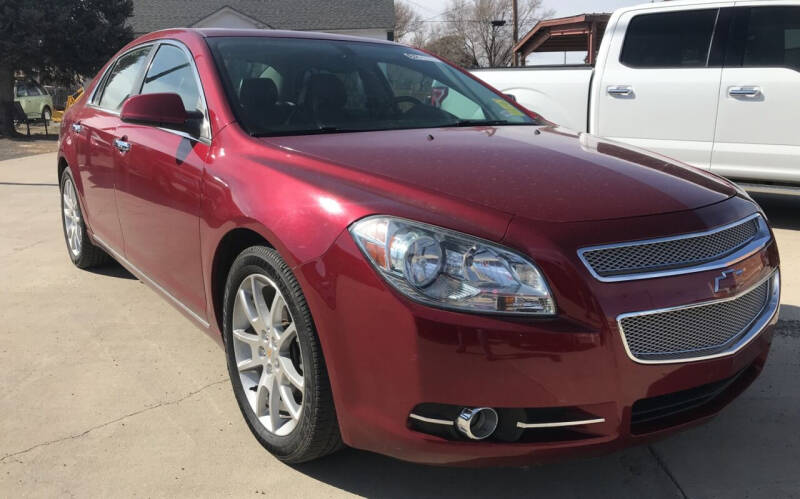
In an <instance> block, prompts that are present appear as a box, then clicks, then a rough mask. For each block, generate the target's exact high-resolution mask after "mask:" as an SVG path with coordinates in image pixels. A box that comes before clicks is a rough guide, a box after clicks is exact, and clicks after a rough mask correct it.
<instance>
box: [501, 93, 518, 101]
mask: <svg viewBox="0 0 800 499" xmlns="http://www.w3.org/2000/svg"><path fill="white" fill-rule="evenodd" d="M503 95H505V96H506V98H507V99H508V100H511V101H514V102H517V96H516V95H514V94H503Z"/></svg>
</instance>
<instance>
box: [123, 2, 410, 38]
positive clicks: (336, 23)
mask: <svg viewBox="0 0 800 499" xmlns="http://www.w3.org/2000/svg"><path fill="white" fill-rule="evenodd" d="M226 7H227V8H228V9H232V10H234V11H235V12H237V13H238V14H240V15H243V16H245V17H248V18H251V19H253V20H254V21H257V22H258V23H260V24H263V25H264V27H267V28H274V29H289V30H304V31H308V30H347V29H368V28H382V29H386V30H391V29H392V28H393V26H394V1H393V0H335V1H331V0H325V1H320V0H134V1H133V17H131V18H130V20H129V22H130V24H131V26H132V27H133V31H134V33H137V34H142V33H149V32H151V31H156V30H160V29H166V28H176V27H190V26H192V25H194V24H195V23H197V22H198V21H201V20H203V19H205V18H207V17H209V16H210V15H212V14H214V13H215V12H217V11H219V10H222V9H224V8H226Z"/></svg>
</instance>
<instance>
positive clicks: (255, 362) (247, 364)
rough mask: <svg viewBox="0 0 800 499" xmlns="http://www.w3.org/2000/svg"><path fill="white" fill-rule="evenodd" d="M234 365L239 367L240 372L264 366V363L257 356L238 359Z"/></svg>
mask: <svg viewBox="0 0 800 499" xmlns="http://www.w3.org/2000/svg"><path fill="white" fill-rule="evenodd" d="M236 367H237V368H238V369H239V372H242V371H249V370H251V369H256V368H259V367H264V364H263V362H261V360H260V359H258V358H257V357H251V358H249V359H245V360H242V361H240V362H239V363H238V364H236Z"/></svg>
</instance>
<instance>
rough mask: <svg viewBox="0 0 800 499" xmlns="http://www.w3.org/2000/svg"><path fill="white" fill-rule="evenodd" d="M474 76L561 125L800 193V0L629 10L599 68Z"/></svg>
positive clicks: (607, 39)
mask: <svg viewBox="0 0 800 499" xmlns="http://www.w3.org/2000/svg"><path fill="white" fill-rule="evenodd" d="M474 74H475V75H476V76H477V77H479V78H481V79H483V80H485V81H486V82H488V83H489V84H490V85H492V86H494V87H495V88H497V89H498V90H501V91H502V92H504V93H507V94H511V95H513V96H514V97H515V98H516V99H517V100H518V102H519V103H520V104H522V105H523V106H525V107H527V108H528V109H531V110H532V111H535V112H537V113H539V114H541V115H542V116H544V117H545V118H547V119H549V120H550V121H552V122H555V123H558V124H559V125H562V126H564V127H567V128H571V129H573V130H576V131H581V132H587V131H588V132H589V133H592V134H594V135H599V136H603V137H607V138H611V139H615V140H618V141H621V142H626V143H628V144H632V145H635V146H640V147H643V148H646V149H650V150H653V151H656V152H660V153H662V154H664V155H667V156H671V157H673V158H676V159H679V160H682V161H684V162H686V163H689V164H691V165H694V166H697V167H700V168H705V169H710V170H711V171H712V172H715V173H718V174H720V175H724V176H726V177H730V178H732V179H735V180H737V181H740V182H743V183H745V184H749V183H756V184H760V186H761V189H762V190H789V191H795V192H800V1H799V0H784V1H781V0H749V1H731V0H729V1H722V2H720V1H703V0H694V1H675V2H660V3H655V4H645V5H640V6H636V7H628V8H622V9H619V10H617V11H616V12H614V14H613V15H612V16H611V18H610V19H609V22H608V26H607V28H606V32H605V35H604V37H603V40H602V43H601V46H600V50H599V52H598V54H597V64H596V65H595V67H591V66H563V67H552V66H551V67H546V68H543V67H526V68H508V69H485V70H475V71H474ZM765 184H766V185H771V187H766V185H765ZM749 188H752V189H754V190H756V189H757V188H758V186H753V185H751V186H749Z"/></svg>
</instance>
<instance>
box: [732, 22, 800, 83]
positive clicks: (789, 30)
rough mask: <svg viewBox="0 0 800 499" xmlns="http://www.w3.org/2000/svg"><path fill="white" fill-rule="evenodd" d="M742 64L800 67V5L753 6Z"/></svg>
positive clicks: (746, 65)
mask: <svg viewBox="0 0 800 499" xmlns="http://www.w3.org/2000/svg"><path fill="white" fill-rule="evenodd" d="M742 66H744V67H765V66H768V67H785V68H790V69H796V70H800V7H754V8H752V9H750V22H749V23H748V27H747V35H746V38H745V43H744V54H743V57H742Z"/></svg>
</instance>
